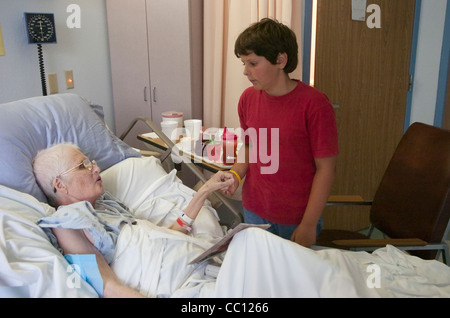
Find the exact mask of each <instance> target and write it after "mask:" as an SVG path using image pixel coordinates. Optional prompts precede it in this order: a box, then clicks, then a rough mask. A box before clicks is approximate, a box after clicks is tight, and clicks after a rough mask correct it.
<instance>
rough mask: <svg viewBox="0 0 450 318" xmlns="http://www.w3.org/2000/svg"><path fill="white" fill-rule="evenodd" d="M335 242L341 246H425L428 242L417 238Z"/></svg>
mask: <svg viewBox="0 0 450 318" xmlns="http://www.w3.org/2000/svg"><path fill="white" fill-rule="evenodd" d="M333 243H334V244H336V245H337V246H340V247H384V246H386V245H393V246H425V245H427V244H428V243H427V242H425V241H423V240H421V239H417V238H410V239H409V238H408V239H356V240H334V241H333Z"/></svg>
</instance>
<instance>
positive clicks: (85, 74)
mask: <svg viewBox="0 0 450 318" xmlns="http://www.w3.org/2000/svg"><path fill="white" fill-rule="evenodd" d="M72 3H73V4H78V5H79V6H80V8H81V28H79V29H69V28H68V27H67V24H66V20H67V18H68V16H69V15H70V13H67V12H66V9H67V6H68V5H69V4H72ZM24 12H49V13H53V14H54V16H55V23H56V36H57V42H58V43H57V44H46V45H43V52H44V60H45V67H46V73H47V74H48V73H57V76H58V86H59V93H75V94H79V95H81V96H83V97H86V98H87V99H89V100H91V101H92V102H95V103H97V104H99V105H102V106H103V107H104V110H105V120H106V122H107V124H108V125H109V126H110V127H111V128H112V129H114V117H113V116H114V114H113V104H112V89H111V76H110V66H109V50H108V33H107V25H106V10H105V0H0V26H1V29H2V34H3V42H4V45H5V51H6V55H5V56H0V103H5V102H9V101H13V100H17V99H22V98H28V97H33V96H40V95H42V89H41V81H40V73H39V64H38V53H37V46H36V45H32V44H28V43H27V38H26V34H25V23H24V18H23V13H24ZM68 69H71V70H73V76H74V83H75V88H74V89H71V90H67V89H66V86H65V78H64V70H68ZM47 84H48V83H47ZM47 87H48V85H47Z"/></svg>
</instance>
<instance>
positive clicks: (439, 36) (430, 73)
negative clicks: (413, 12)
mask: <svg viewBox="0 0 450 318" xmlns="http://www.w3.org/2000/svg"><path fill="white" fill-rule="evenodd" d="M446 8H447V0H432V1H429V0H422V8H421V12H420V24H419V38H418V44H417V61H416V70H415V77H414V82H413V85H414V90H413V98H412V105H411V123H414V122H423V123H426V124H430V125H433V123H434V115H435V110H436V99H437V91H438V80H439V67H440V61H441V53H442V41H443V36H444V25H445V13H446ZM447 41H448V39H447Z"/></svg>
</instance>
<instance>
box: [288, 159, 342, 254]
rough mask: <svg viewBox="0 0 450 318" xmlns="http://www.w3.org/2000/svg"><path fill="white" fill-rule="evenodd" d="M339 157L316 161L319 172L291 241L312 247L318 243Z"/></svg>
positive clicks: (315, 176)
mask: <svg viewBox="0 0 450 318" xmlns="http://www.w3.org/2000/svg"><path fill="white" fill-rule="evenodd" d="M336 161H337V156H334V157H328V158H319V159H315V162H316V167H317V171H316V174H315V175H314V180H313V184H312V187H311V194H310V195H309V200H308V205H307V206H306V210H305V214H304V215H303V220H302V222H301V223H300V225H299V226H298V227H297V229H296V230H295V231H294V234H292V238H291V240H292V241H294V242H297V243H298V244H300V245H303V246H306V247H310V246H311V245H312V244H314V243H315V242H316V234H317V233H316V229H317V222H318V221H319V219H320V217H321V215H322V211H323V209H324V208H325V205H326V203H327V200H328V197H329V195H330V192H331V187H332V185H333V182H334V178H335V174H336Z"/></svg>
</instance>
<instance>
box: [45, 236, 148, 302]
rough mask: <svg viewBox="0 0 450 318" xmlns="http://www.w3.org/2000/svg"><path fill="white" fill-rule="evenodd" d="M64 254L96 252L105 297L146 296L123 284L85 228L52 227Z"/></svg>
mask: <svg viewBox="0 0 450 318" xmlns="http://www.w3.org/2000/svg"><path fill="white" fill-rule="evenodd" d="M52 231H53V233H54V234H55V236H56V238H57V239H58V244H59V246H60V247H61V248H62V249H63V251H64V254H94V255H95V256H96V260H97V266H98V269H99V271H100V275H101V276H102V280H103V297H104V298H110V297H111V298H119V297H128V298H131V297H144V296H143V295H141V294H140V293H138V292H137V291H135V290H133V289H131V288H128V287H126V286H124V285H122V284H121V283H120V282H119V280H118V278H117V276H116V274H114V272H113V271H112V269H111V267H109V265H108V263H107V262H106V260H105V258H104V257H103V255H102V254H101V253H100V252H99V251H98V250H97V248H96V247H95V246H94V245H93V243H92V238H90V235H89V234H88V233H87V231H84V230H73V229H56V228H55V229H52Z"/></svg>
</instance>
